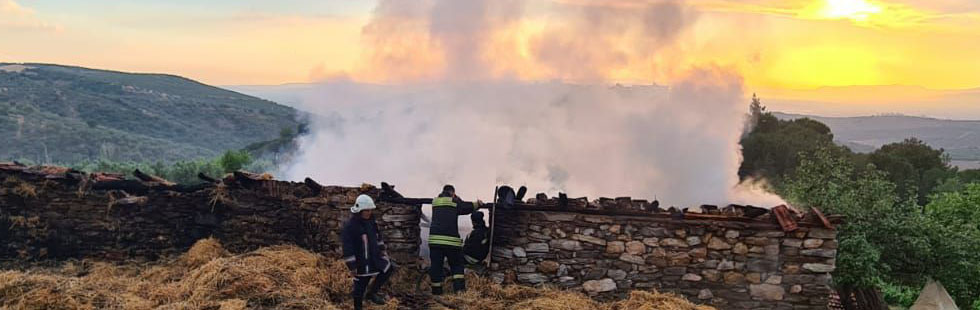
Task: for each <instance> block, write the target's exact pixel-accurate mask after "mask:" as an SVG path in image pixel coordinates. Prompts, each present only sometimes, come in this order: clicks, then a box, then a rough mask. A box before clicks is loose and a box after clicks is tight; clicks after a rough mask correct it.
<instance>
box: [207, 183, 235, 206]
mask: <svg viewBox="0 0 980 310" xmlns="http://www.w3.org/2000/svg"><path fill="white" fill-rule="evenodd" d="M210 195H211V199H210V201H209V203H210V204H211V212H214V207H215V206H217V205H219V204H231V203H234V200H233V199H232V198H231V195H229V194H228V185H225V183H218V185H215V186H214V188H211V190H210Z"/></svg>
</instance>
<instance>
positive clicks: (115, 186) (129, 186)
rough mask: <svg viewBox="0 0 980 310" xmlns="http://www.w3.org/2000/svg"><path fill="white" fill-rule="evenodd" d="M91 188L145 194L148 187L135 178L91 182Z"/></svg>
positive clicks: (148, 189)
mask: <svg viewBox="0 0 980 310" xmlns="http://www.w3.org/2000/svg"><path fill="white" fill-rule="evenodd" d="M92 189H93V190H106V191H108V190H121V191H124V192H127V193H130V194H136V195H146V193H147V192H149V191H150V187H149V186H146V184H143V182H140V181H137V180H107V181H98V182H95V184H92Z"/></svg>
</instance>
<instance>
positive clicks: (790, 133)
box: [738, 113, 850, 186]
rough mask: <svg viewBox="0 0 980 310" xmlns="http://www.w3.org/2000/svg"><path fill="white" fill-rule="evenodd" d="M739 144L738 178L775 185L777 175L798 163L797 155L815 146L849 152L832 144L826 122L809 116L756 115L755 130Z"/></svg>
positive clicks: (790, 169)
mask: <svg viewBox="0 0 980 310" xmlns="http://www.w3.org/2000/svg"><path fill="white" fill-rule="evenodd" d="M741 145H742V158H743V160H742V165H741V166H740V167H739V172H738V173H739V177H741V178H742V179H745V178H748V177H756V178H765V179H767V180H769V181H770V183H772V184H775V185H777V186H778V185H779V184H780V183H781V182H780V180H779V179H780V178H782V177H784V176H786V175H788V174H790V173H792V172H793V170H795V169H796V167H797V165H799V162H800V159H799V156H800V154H813V153H814V152H815V151H816V150H817V149H826V150H830V151H832V152H834V153H835V154H849V153H850V151H848V150H847V149H845V148H843V147H840V146H837V145H835V144H834V135H833V133H831V131H830V127H827V125H824V124H823V123H820V122H818V121H815V120H812V119H809V118H801V119H794V120H779V119H777V118H776V117H775V116H773V115H772V114H771V113H764V114H762V115H761V116H760V117H759V120H758V123H757V124H756V127H755V129H754V130H753V131H752V132H751V133H749V134H748V135H747V136H745V137H744V138H743V139H742V141H741Z"/></svg>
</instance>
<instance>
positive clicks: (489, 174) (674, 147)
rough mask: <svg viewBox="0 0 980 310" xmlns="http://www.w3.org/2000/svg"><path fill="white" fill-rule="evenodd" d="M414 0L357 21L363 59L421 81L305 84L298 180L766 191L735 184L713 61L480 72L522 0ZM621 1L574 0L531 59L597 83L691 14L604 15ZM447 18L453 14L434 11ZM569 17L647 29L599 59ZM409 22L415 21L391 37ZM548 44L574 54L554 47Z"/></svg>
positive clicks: (469, 187) (684, 192)
mask: <svg viewBox="0 0 980 310" xmlns="http://www.w3.org/2000/svg"><path fill="white" fill-rule="evenodd" d="M413 3H418V2H413ZM429 4H430V7H429V8H428V9H419V8H418V6H411V5H407V3H406V2H399V1H390V0H389V1H382V2H381V3H379V6H378V8H377V9H376V11H375V14H376V16H375V18H374V20H372V22H371V23H370V24H369V25H367V26H366V27H365V37H366V40H367V41H368V42H370V43H371V44H372V46H375V47H376V50H374V51H372V54H371V55H369V58H370V59H369V62H371V63H372V64H373V65H372V70H381V72H385V69H384V67H383V66H385V65H386V64H389V63H393V62H394V63H398V61H399V60H404V61H406V63H407V64H406V63H399V65H392V68H391V69H390V72H391V74H392V75H401V76H402V77H406V76H407V77H415V78H418V77H425V78H424V79H421V81H415V82H411V81H401V82H399V83H397V84H389V85H374V84H364V83H356V82H351V81H347V80H335V81H327V82H324V83H322V84H320V85H319V87H318V89H317V92H316V95H314V96H310V97H309V98H306V100H304V102H303V107H302V108H305V109H307V110H309V111H311V112H314V113H316V114H319V115H321V116H322V117H319V118H317V121H316V123H315V124H314V131H313V133H312V134H311V135H310V136H308V137H306V138H304V140H303V141H302V144H301V153H300V155H299V156H298V157H297V159H296V161H295V162H294V164H293V165H292V166H291V167H290V168H289V169H288V171H287V172H286V174H287V177H289V178H291V179H302V178H303V177H306V176H311V177H313V178H314V179H316V180H317V181H319V182H321V183H325V184H350V185H356V184H360V183H362V182H370V183H375V184H377V183H380V182H381V181H387V182H390V183H393V184H396V185H397V186H398V189H399V191H401V192H402V193H403V194H406V195H410V196H431V195H435V194H436V193H438V191H439V189H440V188H441V186H442V185H443V184H447V183H451V184H454V185H456V188H457V190H458V192H459V193H460V194H461V196H463V197H464V198H482V199H489V198H490V197H491V195H492V190H493V188H494V186H495V185H499V184H511V185H527V186H528V187H529V189H530V192H531V193H535V192H548V193H549V194H551V195H554V194H556V193H557V192H559V191H561V192H567V193H568V194H569V195H570V196H571V197H578V196H590V197H593V198H596V197H598V196H599V195H602V196H609V197H614V196H633V197H637V198H654V197H656V198H658V199H659V200H660V201H661V202H662V203H664V204H666V205H677V206H695V205H699V204H702V203H711V204H725V203H730V202H739V203H752V204H757V205H766V206H768V205H773V204H775V203H778V202H780V199H779V198H778V197H775V196H773V195H769V194H765V193H763V192H762V191H760V190H754V189H747V188H741V187H739V186H738V177H737V174H736V173H737V171H738V166H739V164H740V155H739V154H740V150H739V145H738V139H739V137H740V135H741V130H742V126H743V119H744V117H745V113H746V109H747V102H746V101H745V100H744V98H743V89H742V83H741V78H739V76H738V75H736V74H733V73H731V72H730V71H727V70H724V69H719V68H714V67H708V68H701V69H692V70H687V73H685V74H683V75H680V76H679V77H678V78H677V79H675V80H673V81H672V83H671V85H670V86H655V85H648V86H619V85H609V84H606V83H589V84H573V83H564V82H557V81H552V82H533V81H526V80H516V79H512V78H507V77H506V76H507V75H506V74H504V75H503V76H501V75H500V74H495V73H493V72H498V71H499V67H500V66H499V65H498V64H496V63H494V62H493V61H492V59H491V60H488V59H487V58H486V57H487V55H490V54H492V53H489V52H488V51H489V50H494V48H492V47H488V46H486V45H487V44H488V43H487V42H488V41H487V40H489V39H488V38H489V37H490V36H491V33H493V31H492V30H493V29H492V28H493V27H499V26H500V25H501V24H508V23H512V22H513V21H514V20H517V19H519V18H520V14H522V13H521V12H523V11H524V9H523V2H520V1H500V2H496V1H493V2H491V1H459V0H445V1H431V2H429ZM621 9H622V8H602V9H601V10H599V9H593V8H581V9H579V10H577V12H579V13H575V14H573V16H581V18H583V20H579V21H577V22H575V23H572V24H570V25H569V26H565V27H557V28H558V29H563V30H556V31H555V32H553V35H554V36H551V37H549V38H547V39H544V38H542V39H540V40H535V42H537V43H534V44H533V45H535V46H536V47H534V50H535V51H537V52H535V54H534V59H536V61H535V62H536V63H537V64H540V65H542V66H544V67H547V68H549V70H550V71H553V72H554V73H555V74H554V76H555V77H563V76H564V77H571V78H575V79H578V80H594V79H598V78H601V76H603V71H605V69H602V70H600V68H610V66H612V67H615V66H616V65H629V64H633V63H636V62H635V61H634V60H635V59H638V58H639V59H652V58H651V57H652V56H650V55H641V56H636V55H640V54H642V53H640V50H641V49H645V50H648V51H649V52H651V53H652V52H654V51H656V50H658V49H659V48H658V47H654V45H655V44H660V45H669V44H670V42H671V40H673V38H674V37H676V36H678V35H679V33H681V32H682V31H683V30H684V29H685V28H686V27H687V26H686V25H687V24H689V23H690V22H691V19H693V16H695V14H693V13H691V12H690V9H689V8H687V7H685V6H683V5H682V4H680V3H677V2H672V1H669V2H661V3H654V4H649V5H647V6H646V7H643V8H641V9H640V10H639V13H636V14H632V15H622V16H620V17H618V18H619V19H618V20H610V18H614V17H613V14H611V13H609V12H608V10H621ZM627 9H630V10H632V9H631V8H627ZM596 10H599V11H596ZM453 13H458V15H456V16H452V17H447V15H452V14H453ZM426 14H430V15H426ZM418 18H422V21H421V22H420V21H419V20H418ZM395 25H402V26H403V27H398V26H395ZM421 25H426V27H423V26H421ZM581 25H599V26H602V27H603V28H602V29H593V30H590V31H591V33H588V34H583V35H584V36H591V37H595V38H605V37H604V36H605V34H602V33H599V32H603V31H609V32H610V33H616V32H622V31H626V30H630V29H634V28H636V29H641V30H642V31H638V33H639V34H640V35H641V36H642V35H648V36H649V37H650V39H649V40H646V41H643V40H641V42H638V43H637V44H636V46H634V47H631V48H622V47H612V46H611V47H609V53H610V54H608V55H606V54H603V53H605V52H603V49H602V47H601V46H589V45H587V44H585V43H583V42H585V41H583V40H584V39H580V38H574V34H575V33H574V31H579V30H578V29H584V28H585V27H583V26H581ZM413 27H414V28H415V30H417V31H415V32H411V31H409V32H411V34H407V33H405V32H406V31H408V29H413ZM420 29H421V30H420ZM569 29H570V30H569ZM604 29H605V30H604ZM386 30H390V31H391V32H390V33H389V32H386ZM418 31H422V32H421V33H420V32H418ZM568 31H572V32H568ZM627 32H628V31H627ZM396 34H399V35H396ZM404 36H408V37H413V38H417V39H419V38H423V39H425V40H428V41H423V42H416V45H418V46H417V47H416V48H415V49H411V50H402V48H408V47H406V46H404V45H405V44H406V43H407V42H405V41H404V40H403V39H400V38H403V37H404ZM607 39H608V38H607ZM427 42H428V43H427ZM598 42H609V41H608V40H606V41H603V40H600V41H598ZM616 42H618V43H617V44H621V43H622V42H621V41H619V40H617V41H616ZM562 46H566V47H571V48H572V49H573V50H570V51H569V52H570V53H567V54H562V55H557V54H561V53H559V50H560V49H561V48H562ZM420 49H421V52H420ZM430 52H431V53H430ZM420 53H421V54H425V55H430V56H431V54H432V53H437V54H441V55H442V56H441V57H440V59H439V60H438V61H432V60H423V59H418V58H417V57H415V56H412V55H419V54H420ZM609 62H613V64H612V65H610V64H609ZM437 63H438V64H441V65H440V66H439V70H430V71H429V72H430V73H426V74H421V75H420V74H416V73H417V72H418V70H416V69H414V68H413V67H412V66H413V65H419V64H421V65H423V66H435V65H436V64H437ZM495 68H496V69H495ZM495 70H497V71H495ZM431 72H436V73H431Z"/></svg>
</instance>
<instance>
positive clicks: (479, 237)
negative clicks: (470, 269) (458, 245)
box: [463, 211, 490, 265]
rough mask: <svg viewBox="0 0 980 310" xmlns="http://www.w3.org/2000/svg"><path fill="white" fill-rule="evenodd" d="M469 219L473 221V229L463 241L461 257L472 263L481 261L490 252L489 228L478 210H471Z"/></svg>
mask: <svg viewBox="0 0 980 310" xmlns="http://www.w3.org/2000/svg"><path fill="white" fill-rule="evenodd" d="M470 220H471V221H473V231H472V232H470V235H469V236H466V240H465V241H463V258H464V259H466V263H467V264H471V265H472V264H478V263H480V262H483V261H484V260H485V259H487V255H488V254H490V228H489V227H487V223H486V222H484V221H483V213H480V211H473V214H470Z"/></svg>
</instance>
